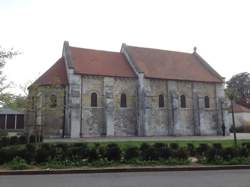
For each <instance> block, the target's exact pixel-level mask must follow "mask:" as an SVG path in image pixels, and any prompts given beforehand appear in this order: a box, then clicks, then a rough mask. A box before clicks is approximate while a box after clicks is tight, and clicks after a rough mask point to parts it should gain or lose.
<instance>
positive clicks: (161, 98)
mask: <svg viewBox="0 0 250 187" xmlns="http://www.w3.org/2000/svg"><path fill="white" fill-rule="evenodd" d="M163 107H164V96H163V95H159V108H163Z"/></svg>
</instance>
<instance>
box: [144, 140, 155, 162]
mask: <svg viewBox="0 0 250 187" xmlns="http://www.w3.org/2000/svg"><path fill="white" fill-rule="evenodd" d="M140 153H141V158H142V160H156V159H157V155H156V151H155V149H154V147H153V146H151V145H149V144H147V143H143V144H141V147H140Z"/></svg>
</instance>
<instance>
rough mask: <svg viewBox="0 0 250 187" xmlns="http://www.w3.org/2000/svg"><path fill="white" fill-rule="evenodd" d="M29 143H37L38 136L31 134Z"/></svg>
mask: <svg viewBox="0 0 250 187" xmlns="http://www.w3.org/2000/svg"><path fill="white" fill-rule="evenodd" d="M29 143H36V136H35V135H30V137H29Z"/></svg>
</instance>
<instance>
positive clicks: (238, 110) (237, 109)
mask: <svg viewBox="0 0 250 187" xmlns="http://www.w3.org/2000/svg"><path fill="white" fill-rule="evenodd" d="M228 111H229V112H230V113H231V112H232V111H231V106H230V107H229V108H228ZM234 112H235V113H244V112H246V113H250V109H249V108H247V107H244V106H242V105H239V104H234Z"/></svg>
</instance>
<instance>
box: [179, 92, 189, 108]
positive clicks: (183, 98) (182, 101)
mask: <svg viewBox="0 0 250 187" xmlns="http://www.w3.org/2000/svg"><path fill="white" fill-rule="evenodd" d="M180 106H181V108H187V102H186V96H185V95H181V96H180Z"/></svg>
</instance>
